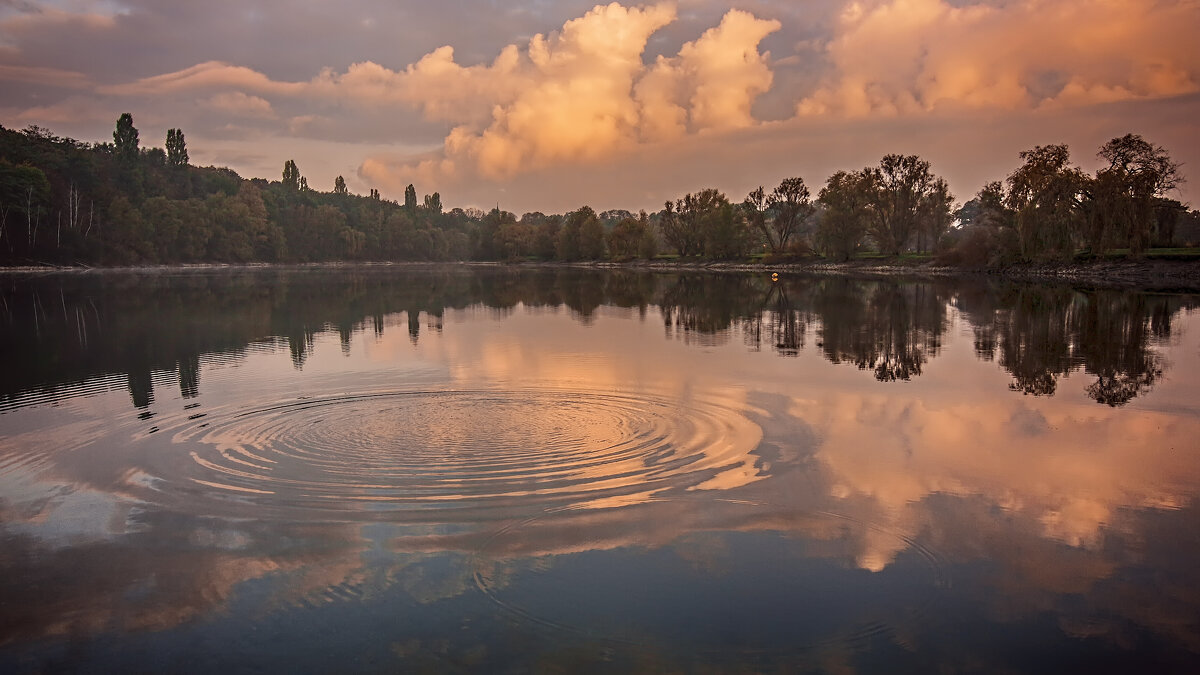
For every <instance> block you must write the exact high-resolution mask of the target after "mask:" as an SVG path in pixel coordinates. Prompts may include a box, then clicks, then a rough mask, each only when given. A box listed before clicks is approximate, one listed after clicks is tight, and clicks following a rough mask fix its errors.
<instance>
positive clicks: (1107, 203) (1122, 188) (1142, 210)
mask: <svg viewBox="0 0 1200 675" xmlns="http://www.w3.org/2000/svg"><path fill="white" fill-rule="evenodd" d="M1098 156H1099V157H1100V159H1102V160H1104V161H1105V162H1107V163H1108V165H1107V166H1105V167H1103V168H1101V169H1100V170H1099V171H1097V172H1096V177H1095V179H1093V180H1092V181H1091V183H1090V185H1089V187H1090V190H1089V192H1090V196H1091V200H1090V201H1089V204H1088V219H1087V227H1086V228H1085V239H1086V241H1087V244H1088V246H1089V248H1091V249H1092V251H1093V252H1096V253H1103V251H1104V250H1105V249H1107V248H1110V247H1118V246H1122V245H1123V246H1128V247H1129V250H1130V251H1131V252H1133V253H1134V254H1140V253H1142V252H1143V251H1145V250H1146V247H1147V246H1148V245H1149V243H1150V236H1151V232H1152V230H1153V229H1154V224H1155V220H1156V213H1155V204H1156V202H1157V200H1158V199H1159V198H1161V197H1162V196H1163V195H1165V194H1166V193H1167V192H1168V191H1170V190H1173V189H1175V188H1176V187H1177V186H1178V185H1179V183H1180V182H1181V181H1182V176H1181V175H1180V172H1179V165H1178V164H1176V163H1175V162H1173V161H1172V160H1171V158H1170V156H1169V155H1168V154H1167V151H1166V150H1164V149H1163V148H1162V147H1161V146H1156V145H1152V144H1151V143H1149V142H1147V141H1146V140H1145V139H1143V138H1142V137H1141V136H1139V135H1137V134H1126V135H1125V136H1122V137H1120V138H1114V139H1112V140H1110V141H1109V142H1107V143H1105V144H1104V145H1103V146H1102V147H1101V148H1100V152H1099V153H1098Z"/></svg>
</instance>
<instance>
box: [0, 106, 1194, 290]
mask: <svg viewBox="0 0 1200 675" xmlns="http://www.w3.org/2000/svg"><path fill="white" fill-rule="evenodd" d="M164 145H165V147H164V148H158V147H143V146H142V144H141V143H140V139H139V135H138V130H137V128H136V127H135V126H134V121H133V117H132V115H131V114H129V113H125V114H123V115H121V116H120V118H119V119H118V120H117V122H116V126H115V129H114V131H113V142H112V143H107V142H105V143H95V144H89V143H83V142H80V141H77V140H74V139H71V138H63V137H59V136H55V135H54V134H53V133H52V132H51V131H49V130H47V129H44V128H41V127H37V126H30V127H28V128H26V129H24V130H22V131H15V130H11V129H6V128H3V127H0V265H3V266H130V265H154V264H181V263H251V262H259V263H308V262H332V261H381V262H382V261H459V260H487V261H530V260H542V261H552V260H553V261H597V260H613V261H629V260H635V259H655V258H675V257H678V258H684V259H696V260H749V259H760V260H764V261H767V262H781V261H791V262H803V261H805V260H815V259H826V260H838V261H846V260H851V259H854V258H856V257H860V256H863V255H882V256H901V255H911V254H918V255H926V256H929V257H931V258H932V259H935V260H937V261H938V262H941V263H943V264H951V265H962V266H972V267H980V266H993V267H994V266H1003V265H1009V264H1013V263H1019V262H1029V261H1048V260H1064V261H1066V260H1073V259H1076V258H1079V257H1084V258H1087V257H1095V256H1103V255H1104V254H1105V253H1107V252H1110V251H1123V252H1124V251H1127V252H1128V253H1129V254H1131V255H1133V256H1140V255H1143V254H1145V252H1146V251H1147V250H1148V249H1150V248H1154V247H1173V246H1178V245H1181V244H1182V245H1187V246H1193V245H1195V244H1196V243H1197V241H1196V240H1197V238H1198V237H1197V236H1196V235H1197V233H1198V232H1200V213H1197V212H1196V211H1194V210H1193V211H1189V210H1188V208H1187V207H1186V206H1185V205H1184V204H1182V203H1180V202H1179V201H1178V200H1176V199H1173V198H1171V196H1170V195H1171V194H1173V193H1175V192H1176V188H1177V187H1178V186H1179V185H1180V184H1181V182H1182V181H1183V176H1182V174H1181V172H1180V167H1179V165H1178V164H1177V163H1176V162H1174V161H1173V160H1172V159H1171V157H1170V155H1169V153H1168V152H1167V151H1166V150H1165V149H1164V148H1162V147H1161V146H1157V145H1154V144H1152V143H1150V142H1149V141H1146V140H1145V139H1143V138H1142V137H1141V136H1139V135H1136V134H1128V135H1126V136H1123V137H1120V138H1114V139H1112V140H1110V141H1108V142H1107V143H1105V144H1104V145H1103V146H1101V148H1100V149H1099V151H1098V154H1097V156H1098V157H1099V159H1100V160H1101V168H1100V169H1099V170H1098V171H1097V172H1096V173H1095V175H1089V174H1087V173H1085V172H1084V171H1083V170H1081V169H1080V168H1078V167H1077V166H1076V165H1074V164H1073V163H1072V162H1071V158H1070V151H1069V149H1068V147H1067V146H1066V145H1048V146H1038V147H1035V148H1033V149H1030V150H1025V151H1022V152H1020V153H1019V154H1018V158H1019V161H1020V164H1019V165H1018V166H1017V167H1016V168H1015V169H1014V170H1013V171H1012V172H1011V173H1010V174H1009V175H1008V176H1006V177H1005V178H1004V179H1003V180H998V181H995V182H991V183H988V184H987V185H985V186H983V187H982V188H981V189H980V190H979V191H978V193H977V194H976V195H974V196H973V197H971V198H970V199H967V200H965V201H964V202H963V203H962V204H961V205H958V204H956V202H955V196H954V195H952V194H951V193H950V191H949V188H948V186H947V183H946V181H945V179H944V178H942V177H940V176H938V175H937V174H936V173H935V172H934V171H933V168H932V166H931V165H930V163H929V162H928V161H926V160H923V159H921V158H920V157H918V156H914V155H896V154H889V155H885V156H884V157H883V158H882V159H881V160H880V162H879V164H878V165H877V166H869V167H864V168H862V169H859V170H848V171H838V172H836V173H835V174H834V175H832V176H830V177H829V178H828V179H826V181H825V183H824V185H822V186H821V187H820V188H819V190H817V191H816V193H815V194H814V193H813V191H812V190H811V189H810V188H809V186H808V185H807V184H806V183H805V181H804V179H803V178H800V177H789V178H784V179H783V180H782V181H781V182H780V183H779V185H778V186H777V187H774V188H773V189H771V190H770V191H768V190H767V189H766V188H764V187H759V188H757V189H756V190H753V191H752V192H750V193H749V194H748V195H747V196H746V197H745V198H743V199H742V200H741V201H738V200H736V199H730V198H729V197H728V196H726V195H725V194H723V193H722V192H721V191H720V190H717V189H715V188H708V189H703V190H699V191H697V192H696V193H694V194H692V193H689V194H686V195H684V196H683V197H680V198H678V199H674V200H667V201H666V202H665V203H664V205H663V208H662V210H660V211H658V212H656V213H649V214H648V213H646V212H645V211H642V212H640V213H638V214H634V213H632V212H630V211H625V210H609V211H604V212H601V213H597V212H596V211H594V210H593V209H592V208H590V207H588V206H582V207H580V208H579V209H577V210H575V211H572V212H570V213H566V214H550V215H547V214H544V213H540V212H532V213H525V214H523V215H521V216H520V217H517V216H516V215H515V214H513V213H509V212H506V211H501V210H499V209H493V210H492V211H490V212H484V211H482V210H479V209H473V208H468V209H462V208H453V209H450V210H446V209H444V208H443V206H442V198H441V195H440V194H439V193H437V192H433V193H432V194H427V195H424V197H423V198H422V199H420V200H418V198H417V192H416V189H415V187H414V186H412V185H409V186H408V187H407V189H406V190H405V194H404V199H403V202H399V201H392V200H388V199H384V198H383V197H382V196H381V195H380V194H379V192H378V191H377V190H371V192H370V194H368V195H366V196H362V195H354V194H351V193H350V192H349V191H348V190H347V188H346V183H345V180H344V178H343V177H341V176H339V177H338V178H337V179H336V180H335V182H334V185H333V186H332V189H331V190H330V191H328V192H324V191H321V190H319V189H316V188H314V187H312V186H309V184H308V181H307V179H306V178H305V177H304V175H303V174H302V173H301V171H300V168H299V167H298V166H297V165H296V163H295V162H294V161H293V160H287V161H285V162H284V163H283V170H282V173H281V176H280V180H278V181H267V180H265V179H262V178H252V179H245V178H242V177H241V176H239V175H238V174H237V173H235V172H234V171H232V170H230V169H228V168H221V167H212V166H208V167H199V166H194V165H192V164H191V163H190V162H189V158H188V151H187V142H186V138H185V136H184V133H183V131H182V130H180V129H170V130H168V132H167V137H166V139H165V144H164Z"/></svg>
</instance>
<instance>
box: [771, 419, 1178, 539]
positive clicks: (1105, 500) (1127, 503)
mask: <svg viewBox="0 0 1200 675" xmlns="http://www.w3.org/2000/svg"><path fill="white" fill-rule="evenodd" d="M1001 406H1002V404H1000V403H998V402H995V401H992V402H989V403H987V404H986V405H978V404H969V403H960V404H949V405H944V406H937V405H933V404H927V403H925V402H923V401H920V400H914V401H908V402H900V401H897V400H895V399H891V398H887V397H882V396H863V397H853V396H848V395H843V396H838V397H834V398H830V399H826V400H821V401H804V402H796V404H795V405H794V406H793V410H792V412H793V414H795V415H797V416H799V417H801V418H802V419H804V420H806V421H808V422H809V423H810V424H812V425H813V426H814V427H815V428H816V429H817V430H818V433H819V434H820V435H821V436H822V438H823V439H824V440H823V444H822V447H821V449H820V450H818V452H817V456H818V457H819V458H820V459H821V461H822V462H823V463H824V464H825V465H826V466H827V467H828V469H829V471H830V480H831V482H832V486H833V494H834V495H835V496H838V497H843V498H849V497H851V496H855V495H863V496H868V497H869V498H870V499H872V500H873V501H875V502H876V503H878V504H879V506H881V507H883V508H884V509H885V510H886V511H887V512H889V513H894V514H903V513H905V512H906V511H907V510H908V509H909V508H910V507H911V506H912V505H914V504H917V503H919V502H921V501H922V500H924V499H926V498H928V497H929V496H931V495H934V494H937V493H945V494H953V495H981V496H984V497H986V498H988V499H989V500H991V501H992V502H993V503H995V504H997V505H999V506H1001V507H1003V508H1005V509H1006V510H1008V511H1013V512H1023V513H1026V514H1028V515H1029V516H1031V517H1033V518H1034V519H1036V520H1037V521H1038V522H1039V523H1040V524H1041V527H1042V529H1043V534H1044V536H1047V537H1050V538H1052V539H1057V540H1060V541H1064V542H1066V543H1068V544H1070V545H1073V546H1084V547H1094V546H1096V545H1097V544H1098V543H1099V537H1100V534H1101V531H1102V529H1103V528H1104V527H1105V526H1107V525H1108V524H1110V523H1111V522H1112V521H1113V519H1114V517H1115V514H1116V513H1117V511H1119V510H1120V509H1123V508H1147V507H1150V508H1179V507H1181V506H1183V505H1185V504H1186V503H1187V502H1188V499H1189V498H1188V495H1189V490H1188V489H1187V486H1190V485H1195V484H1196V483H1197V482H1198V481H1200V473H1198V469H1197V467H1196V465H1195V463H1194V462H1191V461H1189V459H1188V458H1185V457H1181V456H1180V453H1178V452H1177V451H1176V449H1177V448H1180V447H1187V446H1188V445H1189V442H1188V439H1192V438H1196V437H1197V436H1198V435H1200V421H1198V420H1195V419H1192V418H1186V417H1184V418H1181V417H1177V416H1172V415H1165V414H1160V413H1154V412H1134V411H1122V413H1121V414H1114V412H1113V411H1111V410H1096V409H1091V408H1088V409H1086V410H1085V409H1081V408H1075V407H1071V406H1069V405H1067V406H1046V407H1043V408H1042V413H1041V418H1039V416H1038V415H1036V414H1034V413H1033V412H1032V411H1031V410H1029V409H1028V408H1026V407H1025V404H1024V403H1023V402H1021V401H1013V402H1010V403H1009V404H1008V405H1007V409H1005V408H1003V407H1001ZM864 422H865V423H864Z"/></svg>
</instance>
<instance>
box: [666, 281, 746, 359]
mask: <svg viewBox="0 0 1200 675" xmlns="http://www.w3.org/2000/svg"><path fill="white" fill-rule="evenodd" d="M762 283H763V282H762V280H761V279H759V278H757V277H753V276H749V275H742V274H738V275H718V274H689V275H682V276H680V277H679V278H677V279H676V280H675V282H674V283H673V284H671V285H670V286H668V287H667V288H665V289H664V290H663V293H662V297H661V299H660V301H659V306H660V308H661V310H662V315H663V323H664V325H665V327H666V329H667V333H668V334H671V332H672V331H674V332H676V333H679V334H681V335H683V336H684V337H687V338H688V339H689V340H692V339H696V338H699V339H698V340H697V341H698V342H700V343H702V344H713V343H715V342H717V341H718V338H719V337H720V336H723V334H724V333H726V332H727V331H728V330H729V329H730V328H731V327H732V326H733V325H734V324H735V323H740V322H742V321H745V320H746V319H747V318H750V317H754V316H757V315H758V313H759V311H760V308H761V304H760V301H761V298H762V297H763V295H764V289H763V288H762Z"/></svg>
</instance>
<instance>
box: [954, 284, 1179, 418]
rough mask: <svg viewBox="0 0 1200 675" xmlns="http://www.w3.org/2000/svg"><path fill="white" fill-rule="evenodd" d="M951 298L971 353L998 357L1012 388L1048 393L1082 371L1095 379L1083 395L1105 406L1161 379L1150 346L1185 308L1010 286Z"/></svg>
mask: <svg viewBox="0 0 1200 675" xmlns="http://www.w3.org/2000/svg"><path fill="white" fill-rule="evenodd" d="M958 300H959V303H958V304H959V308H960V309H961V310H962V311H963V313H964V314H965V315H966V316H967V318H968V320H969V321H970V322H971V324H972V325H973V327H974V330H975V345H976V351H977V353H978V354H979V355H980V356H981V357H983V358H989V359H990V358H994V357H995V356H997V355H998V356H999V362H1000V366H1001V367H1002V368H1004V369H1005V370H1007V371H1008V372H1009V373H1011V374H1012V376H1013V382H1012V384H1011V385H1009V386H1010V388H1011V389H1013V390H1014V391H1020V392H1023V393H1026V394H1033V395H1035V396H1040V395H1045V396H1048V395H1052V394H1054V393H1055V391H1056V389H1057V385H1058V379H1059V378H1060V377H1063V376H1065V375H1067V374H1069V373H1071V372H1073V371H1074V370H1076V369H1079V368H1080V367H1082V368H1083V370H1084V371H1085V372H1087V373H1090V374H1093V375H1095V376H1096V377H1097V379H1096V381H1095V382H1094V383H1092V384H1091V385H1089V386H1088V387H1087V389H1086V391H1087V393H1088V396H1090V397H1091V398H1093V399H1094V400H1096V401H1097V402H1099V403H1104V404H1107V405H1112V406H1117V405H1122V404H1124V403H1128V402H1129V401H1130V400H1132V399H1133V398H1134V397H1136V396H1138V395H1139V394H1142V393H1145V392H1146V391H1148V390H1149V389H1150V388H1151V387H1152V386H1153V385H1154V383H1155V382H1156V381H1157V380H1158V379H1159V378H1160V377H1161V376H1162V372H1163V364H1162V360H1161V357H1159V356H1158V354H1157V353H1156V352H1155V351H1154V346H1155V345H1156V344H1158V343H1161V342H1163V341H1166V340H1167V339H1169V338H1170V335H1171V320H1172V317H1173V316H1174V315H1175V314H1176V312H1178V311H1179V310H1180V309H1181V308H1182V307H1184V306H1185V305H1190V302H1189V301H1187V300H1184V299H1183V296H1166V295H1147V294H1144V293H1137V292H1131V291H1108V290H1093V291H1087V292H1080V291H1073V290H1071V289H1067V288H1062V287H1059V288H1046V287H1036V286H1020V287H1017V286H1010V285H999V286H995V287H988V288H987V290H986V291H985V292H973V293H970V294H967V293H960V294H959V298H958Z"/></svg>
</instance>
